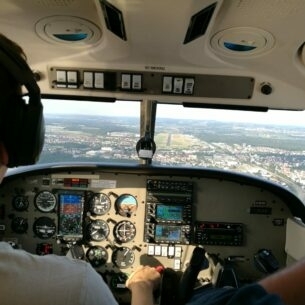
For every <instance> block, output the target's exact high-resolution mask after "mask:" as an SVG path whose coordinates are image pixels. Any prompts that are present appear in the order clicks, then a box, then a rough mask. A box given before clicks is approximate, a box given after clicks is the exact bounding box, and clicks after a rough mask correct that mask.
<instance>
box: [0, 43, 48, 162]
mask: <svg viewBox="0 0 305 305" xmlns="http://www.w3.org/2000/svg"><path fill="white" fill-rule="evenodd" d="M0 69H5V70H7V72H8V73H9V74H10V75H11V76H12V77H13V78H14V79H15V81H16V82H17V83H18V84H20V86H24V87H25V88H26V89H27V92H28V94H27V96H28V98H27V99H25V98H24V96H23V95H21V93H20V94H18V92H16V94H15V95H13V96H9V97H5V98H4V97H3V96H5V92H3V93H1V92H0V109H1V110H0V128H1V130H0V141H2V142H3V143H4V145H5V148H6V150H7V152H8V156H9V163H8V167H15V166H20V165H30V164H34V163H36V162H37V161H38V158H39V155H40V153H41V151H42V148H43V144H44V135H45V126H44V117H43V106H42V103H41V100H40V89H39V87H38V85H37V83H36V80H35V78H34V73H33V72H32V70H31V69H30V67H29V66H28V64H27V62H26V61H25V60H24V59H23V58H22V57H21V56H20V55H19V54H16V52H14V50H12V47H11V46H10V45H8V44H7V43H6V42H5V41H2V40H0ZM2 94H3V96H2ZM1 96H2V97H1ZM1 99H3V100H1Z"/></svg>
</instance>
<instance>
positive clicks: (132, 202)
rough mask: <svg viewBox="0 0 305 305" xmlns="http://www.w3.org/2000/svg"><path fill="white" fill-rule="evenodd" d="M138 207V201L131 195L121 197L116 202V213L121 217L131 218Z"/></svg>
mask: <svg viewBox="0 0 305 305" xmlns="http://www.w3.org/2000/svg"><path fill="white" fill-rule="evenodd" d="M137 207H138V203H137V199H136V198H135V197H134V196H132V195H130V194H123V195H120V196H119V197H118V198H117V199H116V201H115V208H116V211H117V213H118V214H120V215H121V216H125V217H130V216H131V214H132V213H133V212H135V211H136V210H137Z"/></svg>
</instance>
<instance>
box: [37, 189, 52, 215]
mask: <svg viewBox="0 0 305 305" xmlns="http://www.w3.org/2000/svg"><path fill="white" fill-rule="evenodd" d="M34 204H35V207H36V208H37V209H38V210H39V211H40V212H44V213H48V212H51V211H53V210H54V209H55V207H56V197H55V195H54V194H53V193H51V192H49V191H42V192H39V193H38V194H37V195H36V197H35V199H34Z"/></svg>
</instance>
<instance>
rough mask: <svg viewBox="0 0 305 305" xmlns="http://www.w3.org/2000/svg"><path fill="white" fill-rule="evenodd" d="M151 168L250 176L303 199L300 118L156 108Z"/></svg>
mask: <svg viewBox="0 0 305 305" xmlns="http://www.w3.org/2000/svg"><path fill="white" fill-rule="evenodd" d="M155 141H156V145H157V151H158V154H156V157H155V160H154V161H155V163H158V164H163V165H171V166H174V165H179V166H181V165H182V166H191V167H205V168H211V169H213V168H217V169H224V170H230V171H236V172H241V173H245V174H250V175H255V176H258V177H260V178H263V179H267V180H271V181H273V182H276V183H279V184H281V185H282V186H284V187H287V188H288V189H290V191H292V192H293V193H295V194H296V195H297V196H298V197H299V198H300V199H302V200H303V201H304V199H305V113H304V112H303V111H282V110H269V111H268V112H252V111H232V110H231V111H230V110H211V109H198V108H196V109H191V108H184V107H182V106H178V105H165V104H162V105H158V108H157V120H156V132H155Z"/></svg>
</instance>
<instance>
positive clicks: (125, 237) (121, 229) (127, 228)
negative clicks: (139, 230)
mask: <svg viewBox="0 0 305 305" xmlns="http://www.w3.org/2000/svg"><path fill="white" fill-rule="evenodd" d="M113 235H114V236H115V238H116V240H117V241H118V242H120V243H126V242H129V241H131V240H133V239H134V237H135V236H136V227H135V225H134V224H133V223H132V222H131V221H128V220H123V221H120V222H118V223H117V224H116V225H115V226H114V228H113Z"/></svg>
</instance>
